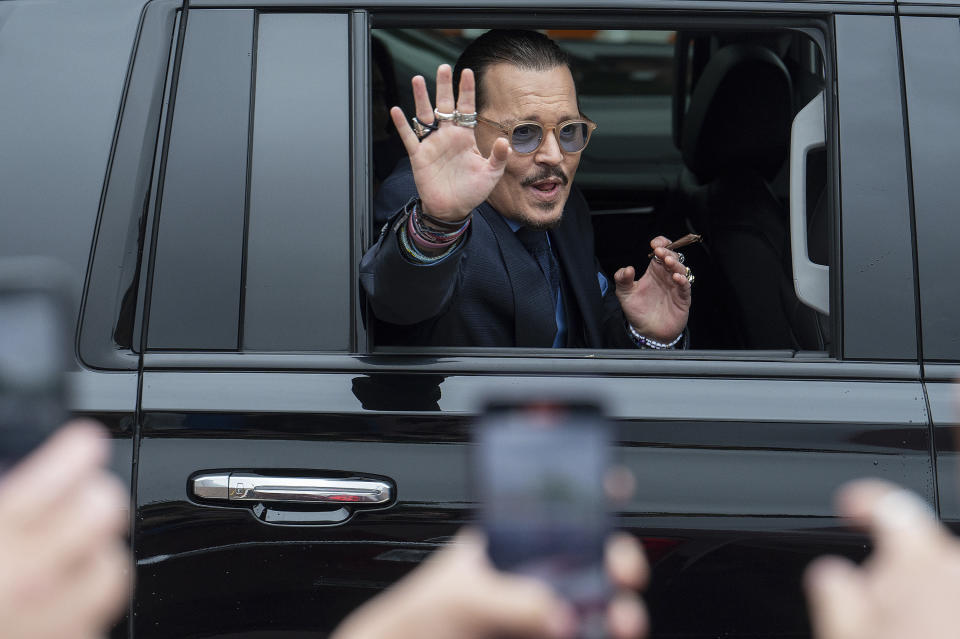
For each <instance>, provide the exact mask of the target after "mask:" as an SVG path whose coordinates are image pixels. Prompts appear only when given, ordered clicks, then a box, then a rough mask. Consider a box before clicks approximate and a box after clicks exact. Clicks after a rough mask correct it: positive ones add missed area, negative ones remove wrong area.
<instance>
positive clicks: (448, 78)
mask: <svg viewBox="0 0 960 639" xmlns="http://www.w3.org/2000/svg"><path fill="white" fill-rule="evenodd" d="M453 110H454V102H453V70H452V69H451V68H450V65H449V64H441V65H440V66H439V67H437V111H439V112H440V113H453ZM417 113H418V114H419V111H417ZM432 121H433V120H431V122H432Z"/></svg>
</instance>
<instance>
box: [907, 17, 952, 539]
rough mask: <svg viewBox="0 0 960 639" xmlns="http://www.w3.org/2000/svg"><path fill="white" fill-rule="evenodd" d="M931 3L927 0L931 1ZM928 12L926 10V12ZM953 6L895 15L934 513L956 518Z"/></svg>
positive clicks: (944, 518)
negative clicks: (930, 426)
mask: <svg viewBox="0 0 960 639" xmlns="http://www.w3.org/2000/svg"><path fill="white" fill-rule="evenodd" d="M930 4H932V3H930ZM931 14H932V15H931ZM958 16H960V11H958V9H957V8H956V7H948V6H937V7H931V6H923V5H920V3H910V6H907V7H904V11H903V15H902V16H901V18H900V32H901V38H902V40H903V63H904V82H905V84H904V86H905V87H906V92H907V94H906V96H907V110H908V113H909V123H910V156H911V157H910V159H911V165H912V177H913V206H914V216H915V219H916V238H917V239H916V241H917V269H918V277H919V295H920V302H921V312H920V317H921V329H922V342H921V347H922V349H923V362H924V366H923V368H924V380H925V385H926V388H927V392H928V395H929V401H930V413H931V417H932V419H933V421H934V424H935V426H936V460H937V480H938V485H939V489H940V514H941V516H942V518H943V520H944V521H945V522H947V523H949V524H950V525H951V526H953V527H956V526H957V525H958V521H960V474H958V473H960V468H958V466H957V451H958V450H960V447H958V444H957V440H956V435H955V427H956V426H957V424H958V423H960V419H958V417H957V410H958V405H960V404H958V402H957V391H956V385H955V382H956V380H957V378H958V376H960V368H958V366H957V364H958V362H960V340H958V335H960V300H958V297H957V295H956V293H955V289H956V287H954V286H953V285H952V283H951V276H952V274H953V273H955V272H956V269H957V266H958V262H957V252H956V250H955V249H954V248H953V246H952V245H951V236H952V231H953V229H955V228H957V221H956V216H954V215H952V214H951V213H952V211H953V210H954V209H955V208H956V207H955V205H954V204H953V202H952V200H953V198H952V193H951V188H950V184H951V181H952V176H953V170H952V169H951V167H953V166H956V162H957V161H958V160H960V151H958V147H957V143H958V142H960V139H958V134H957V131H956V127H955V126H953V125H952V124H951V122H956V118H957V116H956V114H957V109H958V108H960V89H958V88H957V83H956V82H953V78H956V77H957V73H960V17H958Z"/></svg>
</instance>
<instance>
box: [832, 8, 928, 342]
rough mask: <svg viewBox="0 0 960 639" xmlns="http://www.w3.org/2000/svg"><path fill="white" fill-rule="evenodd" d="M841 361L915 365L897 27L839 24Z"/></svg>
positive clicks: (875, 22)
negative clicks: (910, 362)
mask: <svg viewBox="0 0 960 639" xmlns="http://www.w3.org/2000/svg"><path fill="white" fill-rule="evenodd" d="M835 26H836V37H837V42H836V54H837V107H838V113H839V118H840V162H841V167H840V225H841V236H842V237H841V242H842V275H843V338H844V341H843V356H844V357H845V358H850V359H916V357H917V326H916V311H915V307H916V303H915V301H916V300H915V296H914V277H913V252H912V249H911V234H912V231H911V225H910V202H909V199H908V191H907V164H906V154H905V139H904V130H903V124H904V123H903V109H902V104H901V98H900V62H899V54H898V51H897V39H896V22H895V20H894V19H893V18H892V17H886V16H854V15H838V16H836V18H835Z"/></svg>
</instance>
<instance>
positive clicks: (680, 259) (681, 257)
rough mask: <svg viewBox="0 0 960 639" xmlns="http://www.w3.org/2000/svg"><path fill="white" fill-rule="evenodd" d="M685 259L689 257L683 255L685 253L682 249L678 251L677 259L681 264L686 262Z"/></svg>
mask: <svg viewBox="0 0 960 639" xmlns="http://www.w3.org/2000/svg"><path fill="white" fill-rule="evenodd" d="M685 259H687V258H685V257H684V256H683V253H681V252H680V251H677V261H678V262H680V263H681V264H683V262H684V260H685Z"/></svg>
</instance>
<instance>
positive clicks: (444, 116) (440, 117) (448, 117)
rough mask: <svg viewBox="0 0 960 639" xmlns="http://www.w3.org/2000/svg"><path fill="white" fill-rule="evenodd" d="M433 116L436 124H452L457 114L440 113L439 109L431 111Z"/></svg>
mask: <svg viewBox="0 0 960 639" xmlns="http://www.w3.org/2000/svg"><path fill="white" fill-rule="evenodd" d="M433 115H434V117H435V118H437V121H438V122H452V121H454V120H456V119H457V112H456V111H454V112H453V113H441V112H440V110H439V109H436V108H435V109H434V110H433Z"/></svg>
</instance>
